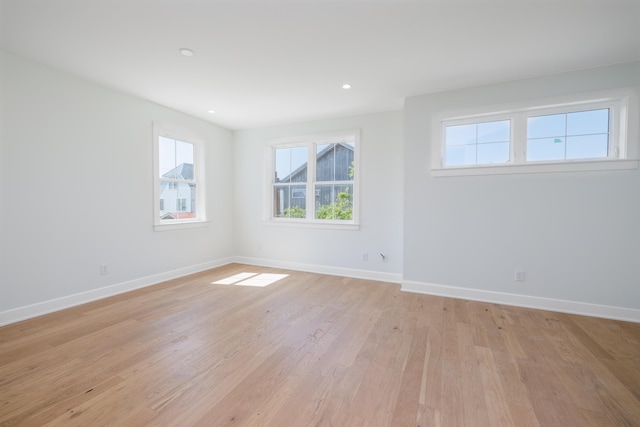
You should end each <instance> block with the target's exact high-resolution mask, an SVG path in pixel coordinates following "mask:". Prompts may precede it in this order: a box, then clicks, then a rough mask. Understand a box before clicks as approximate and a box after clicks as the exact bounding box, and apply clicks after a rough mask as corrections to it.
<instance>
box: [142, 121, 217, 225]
mask: <svg viewBox="0 0 640 427" xmlns="http://www.w3.org/2000/svg"><path fill="white" fill-rule="evenodd" d="M160 137H165V138H169V139H173V140H177V141H182V142H186V143H189V144H192V145H193V171H194V176H193V180H192V181H188V182H189V183H193V184H195V188H196V197H195V203H196V215H195V217H194V218H183V219H162V218H161V217H160V196H161V194H160V182H161V181H166V180H163V179H161V178H160ZM152 145H153V229H154V231H168V230H178V229H184V228H193V227H203V226H205V225H206V224H207V223H208V222H209V221H208V220H207V215H206V197H205V194H206V193H205V184H204V183H205V179H204V178H205V170H204V169H205V168H204V158H205V147H204V146H205V144H204V140H203V139H202V138H200V137H199V136H198V135H196V134H194V133H193V132H190V131H188V130H186V129H184V128H182V127H179V126H176V125H173V124H167V123H155V122H154V123H153V141H152ZM170 182H176V183H177V182H178V181H173V180H171V181H170ZM179 182H187V181H183V180H180V181H179Z"/></svg>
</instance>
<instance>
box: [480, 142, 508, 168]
mask: <svg viewBox="0 0 640 427" xmlns="http://www.w3.org/2000/svg"><path fill="white" fill-rule="evenodd" d="M508 161H509V142H495V143H491V144H478V161H477V163H478V164H479V165H486V164H491V163H507V162H508Z"/></svg>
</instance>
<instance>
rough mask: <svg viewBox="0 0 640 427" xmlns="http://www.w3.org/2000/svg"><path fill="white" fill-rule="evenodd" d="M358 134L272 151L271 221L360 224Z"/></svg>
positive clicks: (306, 140) (288, 142)
mask: <svg viewBox="0 0 640 427" xmlns="http://www.w3.org/2000/svg"><path fill="white" fill-rule="evenodd" d="M358 139H359V133H358V132H354V131H352V132H344V133H338V134H324V135H315V136H309V137H299V138H288V139H284V140H278V141H277V142H275V143H273V144H271V145H270V152H269V157H270V162H269V163H270V165H271V166H270V168H269V171H270V172H269V189H268V191H269V193H270V194H271V196H270V197H269V200H270V206H269V207H268V210H269V218H270V219H271V220H272V221H286V222H293V223H314V224H321V223H325V224H326V223H333V224H357V219H358V200H357V197H358V187H357V183H358V180H357V172H358V170H357V169H358V168H357V150H358Z"/></svg>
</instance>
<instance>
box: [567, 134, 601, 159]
mask: <svg viewBox="0 0 640 427" xmlns="http://www.w3.org/2000/svg"><path fill="white" fill-rule="evenodd" d="M608 151H609V136H608V135H606V134H604V135H584V136H570V137H567V159H593V158H603V157H607V154H608Z"/></svg>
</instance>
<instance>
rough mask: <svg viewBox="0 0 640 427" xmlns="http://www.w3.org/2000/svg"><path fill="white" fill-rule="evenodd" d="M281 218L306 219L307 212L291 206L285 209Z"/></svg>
mask: <svg viewBox="0 0 640 427" xmlns="http://www.w3.org/2000/svg"><path fill="white" fill-rule="evenodd" d="M282 216H283V217H285V218H306V216H307V211H306V210H304V209H302V208H301V207H300V206H291V207H290V208H285V210H284V212H283V215H282Z"/></svg>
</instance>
